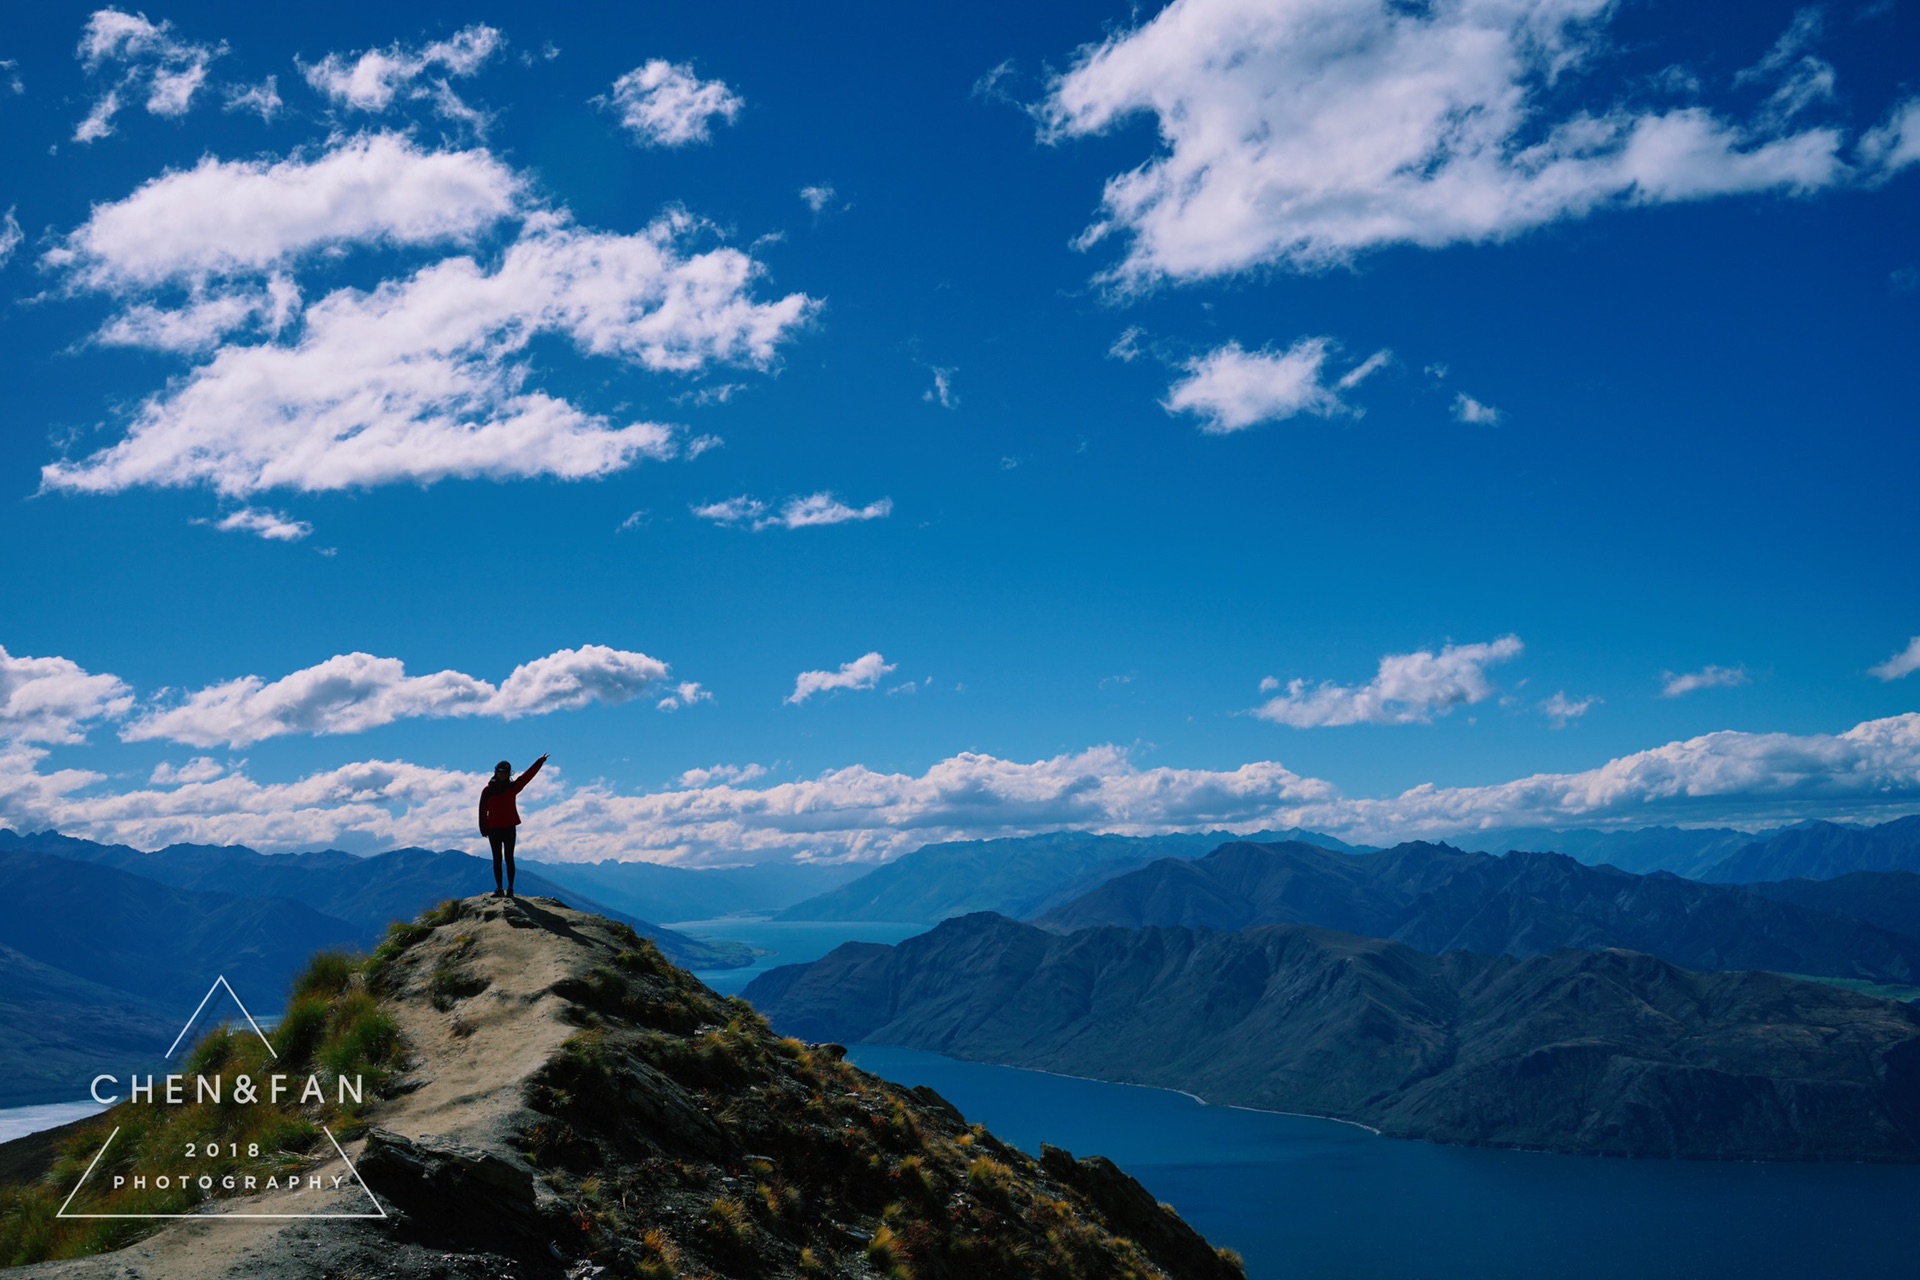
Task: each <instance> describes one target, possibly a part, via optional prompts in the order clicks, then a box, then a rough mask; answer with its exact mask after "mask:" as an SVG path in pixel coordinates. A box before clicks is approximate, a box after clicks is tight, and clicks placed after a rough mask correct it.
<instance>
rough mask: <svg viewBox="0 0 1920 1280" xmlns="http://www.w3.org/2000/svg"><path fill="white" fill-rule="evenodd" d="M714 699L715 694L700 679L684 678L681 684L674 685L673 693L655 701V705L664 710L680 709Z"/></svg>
mask: <svg viewBox="0 0 1920 1280" xmlns="http://www.w3.org/2000/svg"><path fill="white" fill-rule="evenodd" d="M712 701H713V695H712V694H711V693H708V692H707V690H706V689H705V688H704V687H703V686H702V685H701V684H700V682H699V681H698V680H682V681H681V682H680V683H679V684H677V685H675V686H673V691H672V692H671V693H669V694H667V696H666V697H664V698H662V699H660V701H658V702H656V703H654V705H655V706H656V707H659V708H660V710H662V711H678V710H679V709H680V708H682V707H690V706H692V705H693V704H694V703H696V702H712Z"/></svg>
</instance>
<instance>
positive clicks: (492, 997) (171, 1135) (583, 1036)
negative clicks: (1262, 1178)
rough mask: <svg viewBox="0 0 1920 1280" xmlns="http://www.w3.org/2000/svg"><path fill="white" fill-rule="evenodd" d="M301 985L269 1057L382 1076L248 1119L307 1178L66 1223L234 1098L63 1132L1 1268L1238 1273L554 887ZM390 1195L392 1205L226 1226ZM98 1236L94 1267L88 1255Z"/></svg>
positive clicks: (208, 1058) (407, 928)
mask: <svg viewBox="0 0 1920 1280" xmlns="http://www.w3.org/2000/svg"><path fill="white" fill-rule="evenodd" d="M315 972H318V973H319V975H320V976H318V977H314V976H311V975H312V974H313V973H315ZM329 974H331V976H330V977H329V976H328V975H329ZM302 984H304V985H302ZM302 984H296V987H295V999H294V1001H293V1003H292V1004H290V1006H289V1014H288V1017H287V1018H286V1019H284V1020H283V1022H282V1024H281V1026H280V1027H279V1028H277V1029H276V1030H275V1032H274V1033H273V1037H274V1045H273V1047H274V1050H275V1052H276V1054H277V1057H276V1059H275V1063H274V1067H273V1069H274V1070H281V1069H285V1068H286V1067H288V1066H292V1065H298V1063H299V1061H300V1059H301V1056H302V1055H303V1054H304V1055H306V1056H307V1057H309V1058H311V1059H312V1060H314V1061H316V1062H327V1063H332V1062H335V1061H345V1060H346V1059H345V1058H341V1057H339V1055H340V1054H343V1053H349V1052H362V1051H364V1053H363V1056H366V1055H370V1056H366V1061H368V1062H370V1063H375V1064H378V1063H380V1062H385V1063H387V1064H388V1067H387V1069H384V1070H381V1069H376V1068H369V1070H370V1072H371V1074H370V1075H369V1077H368V1078H369V1080H370V1081H371V1082H372V1083H371V1085H370V1089H371V1090H372V1093H371V1095H370V1096H369V1098H368V1100H367V1102H366V1105H365V1106H364V1107H351V1108H346V1109H344V1110H339V1111H335V1112H325V1113H323V1112H321V1111H319V1110H314V1111H312V1112H311V1113H309V1114H306V1115H304V1116H303V1115H302V1114H300V1113H299V1110H298V1108H297V1107H294V1106H293V1104H292V1103H291V1102H289V1103H288V1104H286V1105H287V1108H288V1114H287V1115H286V1116H283V1117H278V1118H269V1119H268V1120H263V1119H262V1118H261V1117H259V1116H253V1117H251V1118H249V1119H248V1121H247V1123H250V1124H252V1125H254V1126H255V1128H256V1130H257V1129H259V1127H260V1126H262V1125H266V1124H277V1125H279V1126H280V1128H279V1129H277V1130H274V1131H275V1132H279V1133H283V1134H285V1135H288V1136H287V1137H286V1138H285V1140H284V1144H283V1145H285V1146H290V1147H292V1148H294V1149H292V1150H287V1149H281V1150H274V1151H272V1152H271V1153H270V1156H269V1157H263V1159H266V1160H269V1162H270V1163H271V1164H272V1168H273V1170H274V1171H275V1172H276V1173H291V1174H295V1175H298V1176H297V1177H296V1178H294V1179H293V1181H294V1182H295V1183H296V1185H297V1186H298V1190H295V1191H292V1192H287V1191H280V1192H276V1193H264V1192H263V1193H259V1194H256V1195H255V1196H251V1197H250V1196H246V1195H244V1194H222V1193H220V1192H219V1191H217V1190H216V1191H215V1192H213V1193H212V1194H210V1195H205V1196H204V1197H202V1198H198V1199H194V1200H191V1201H190V1202H185V1203H183V1204H182V1205H181V1206H179V1207H180V1209H181V1211H182V1212H183V1213H185V1214H186V1215H187V1216H184V1217H181V1218H176V1219H170V1220H165V1221H164V1222H162V1221H161V1220H151V1221H147V1222H141V1223H135V1224H133V1225H126V1224H116V1225H115V1226H114V1227H112V1228H111V1229H104V1228H103V1229H100V1232H99V1233H97V1234H94V1235H91V1236H75V1235H73V1234H70V1233H69V1234H63V1233H64V1232H69V1226H68V1224H66V1223H64V1222H56V1221H54V1220H53V1217H52V1211H51V1209H47V1208H43V1207H41V1206H45V1205H51V1204H58V1203H59V1198H60V1197H61V1196H65V1195H66V1194H67V1192H68V1191H69V1190H70V1189H71V1187H72V1185H73V1181H72V1179H73V1175H74V1173H75V1171H76V1170H77V1169H79V1168H82V1167H85V1165H86V1160H87V1158H88V1157H89V1156H90V1155H91V1154H92V1153H93V1152H94V1151H96V1150H98V1149H99V1147H100V1144H101V1142H102V1141H103V1140H104V1131H105V1129H106V1128H107V1127H109V1126H116V1125H117V1126H119V1127H120V1128H121V1129H122V1130H125V1131H131V1132H133V1133H134V1134H135V1138H136V1139H137V1140H139V1141H147V1142H148V1147H145V1148H142V1147H138V1146H137V1145H136V1146H133V1147H127V1148H126V1149H127V1150H144V1149H164V1150H171V1148H172V1146H173V1145H174V1139H175V1138H182V1137H186V1136H188V1135H189V1134H190V1133H191V1135H192V1136H193V1137H194V1138H195V1139H196V1140H198V1141H202V1142H205V1141H209V1140H212V1141H215V1142H216V1143H218V1142H219V1141H220V1140H221V1137H222V1134H221V1131H220V1127H219V1126H220V1125H221V1124H223V1123H239V1121H228V1120H223V1119H222V1117H224V1116H230V1115H232V1114H233V1113H232V1111H231V1109H228V1110H225V1111H223V1110H221V1109H220V1108H211V1107H210V1108H205V1109H200V1110H193V1109H188V1110H186V1111H181V1112H180V1113H179V1114H177V1115H176V1114H159V1113H157V1112H155V1113H151V1114H149V1113H147V1112H141V1111H139V1110H138V1109H135V1108H133V1107H131V1105H130V1104H123V1105H122V1106H121V1107H118V1108H115V1110H114V1111H113V1112H112V1113H110V1114H109V1115H108V1116H107V1117H106V1118H105V1120H104V1121H100V1122H90V1125H89V1127H87V1128H85V1129H83V1130H82V1131H80V1132H78V1133H75V1134H72V1135H68V1136H67V1137H66V1139H65V1141H64V1143H63V1144H62V1146H63V1150H62V1152H61V1153H60V1154H58V1155H57V1156H50V1157H48V1160H49V1162H50V1163H49V1166H48V1167H47V1168H45V1169H44V1170H43V1171H41V1172H40V1174H39V1177H38V1180H37V1181H35V1180H34V1178H33V1175H32V1174H31V1173H25V1174H22V1173H19V1172H18V1170H17V1165H16V1176H17V1177H19V1178H21V1179H22V1181H18V1182H16V1183H15V1184H14V1185H12V1186H10V1187H7V1188H4V1191H5V1193H6V1195H7V1196H8V1197H9V1199H8V1211H9V1212H10V1213H11V1214H12V1215H13V1217H14V1220H15V1224H14V1226H13V1227H12V1228H10V1233H9V1235H8V1236H7V1241H6V1243H7V1247H9V1248H11V1249H13V1250H14V1253H15V1256H14V1257H13V1258H12V1259H11V1260H12V1261H14V1262H16V1263H26V1264H27V1265H25V1266H24V1267H23V1268H22V1269H21V1270H20V1271H19V1272H17V1274H20V1275H22V1276H35V1277H38V1276H59V1277H74V1278H80V1277H102V1278H104V1277H109V1276H111V1277H115V1280H121V1278H124V1277H136V1278H149V1277H151V1278H154V1280H161V1278H165V1280H175V1278H177V1280H218V1278H221V1277H233V1278H237V1277H243V1276H244V1277H256V1276H272V1277H275V1278H276V1280H299V1278H302V1277H314V1278H316V1280H317V1278H319V1277H355V1278H357V1280H378V1278H383V1277H399V1276H443V1277H481V1276H486V1277H502V1276H516V1277H563V1276H564V1277H573V1278H578V1277H589V1276H602V1275H604V1276H608V1277H612V1276H623V1277H624V1276H641V1277H647V1278H649V1280H668V1278H671V1277H685V1278H687V1280H694V1278H697V1277H713V1278H716V1280H718V1278H720V1277H755V1278H759V1277H768V1278H775V1277H782V1278H783V1277H794V1278H796V1280H797V1278H799V1277H847V1278H849V1280H851V1278H854V1277H861V1278H865V1277H893V1278H897V1280H905V1278H907V1277H921V1278H928V1280H931V1278H935V1277H952V1278H954V1280H971V1278H973V1277H997V1276H1008V1277H1013V1276H1036V1277H1062V1278H1069V1277H1088V1278H1089V1280H1093V1278H1096V1277H1097V1278H1100V1280H1106V1278H1108V1277H1112V1278H1115V1280H1118V1278H1120V1277H1139V1278H1141V1280H1146V1278H1149V1277H1161V1278H1165V1280H1186V1278H1188V1277H1193V1278H1207V1280H1215V1278H1217V1280H1233V1278H1235V1277H1238V1276H1240V1274H1241V1271H1240V1267H1239V1265H1238V1261H1237V1259H1235V1258H1234V1257H1233V1256H1232V1255H1231V1254H1229V1253H1226V1252H1223V1251H1216V1250H1215V1249H1214V1248H1212V1247H1211V1246H1210V1245H1209V1244H1208V1243H1207V1242H1206V1241H1205V1240H1204V1239H1202V1238H1201V1237H1200V1236H1199V1235H1198V1234H1196V1233H1195V1232H1194V1231H1193V1230H1192V1229H1191V1228H1190V1227H1188V1226H1187V1225H1186V1224H1185V1223H1184V1222H1183V1221H1181V1220H1180V1218H1179V1217H1177V1216H1176V1215H1175V1214H1174V1213H1173V1211H1172V1210H1171V1209H1169V1208H1167V1207H1165V1206H1162V1205H1159V1204H1156V1203H1155V1202H1154V1200H1153V1198H1152V1197H1151V1196H1150V1195H1149V1194H1148V1193H1147V1192H1146V1191H1145V1190H1144V1189H1143V1188H1141V1186H1140V1185H1139V1184H1138V1183H1137V1182H1135V1181H1134V1180H1133V1179H1132V1178H1130V1177H1128V1176H1127V1175H1126V1174H1125V1173H1124V1172H1122V1171H1121V1170H1120V1169H1118V1168H1116V1167H1114V1166H1113V1165H1112V1164H1111V1163H1110V1162H1108V1161H1106V1160H1103V1159H1100V1158H1098V1157H1094V1158H1089V1159H1075V1158H1074V1157H1073V1156H1072V1155H1070V1154H1068V1153H1066V1152H1064V1151H1059V1150H1055V1149H1053V1148H1046V1149H1044V1150H1043V1151H1042V1158H1041V1159H1038V1160H1036V1159H1033V1158H1032V1157H1030V1156H1028V1155H1026V1154H1025V1153H1023V1152H1021V1151H1019V1150H1016V1149H1014V1148H1012V1147H1009V1146H1007V1145H1006V1144H1004V1143H1002V1142H1000V1141H999V1140H997V1139H996V1138H995V1137H994V1136H993V1135H992V1134H991V1133H988V1132H987V1131H986V1130H985V1129H983V1128H981V1127H980V1126H978V1125H969V1124H968V1123H967V1122H966V1120H965V1118H964V1117H963V1116H962V1115H961V1114H960V1112H959V1111H957V1110H956V1109H955V1108H954V1107H953V1106H951V1105H950V1104H949V1103H947V1102H946V1101H945V1100H944V1099H942V1098H941V1097H940V1096H939V1095H938V1094H936V1093H934V1092H933V1091H931V1090H928V1089H925V1088H917V1089H906V1088H902V1087H899V1086H897V1085H893V1084H889V1083H888V1082H886V1081H884V1080H880V1079H877V1078H875V1077H873V1076H871V1075H868V1074H866V1073H865V1072H862V1071H859V1070H857V1069H856V1068H854V1067H853V1066H851V1065H850V1064H848V1063H847V1062H846V1061H844V1057H843V1055H844V1051H843V1050H842V1049H841V1048H840V1047H839V1046H838V1045H833V1044H809V1043H806V1042H803V1041H801V1040H797V1039H792V1038H786V1039H783V1038H780V1037H778V1036H776V1035H774V1034H773V1033H772V1031H771V1030H770V1029H769V1028H768V1026H767V1024H766V1023H765V1022H764V1021H763V1020H762V1019H761V1018H760V1016H759V1015H758V1014H756V1013H755V1012H754V1011H753V1010H752V1008H751V1007H750V1006H748V1005H747V1004H745V1003H744V1002H742V1001H740V1000H737V999H723V998H721V997H719V996H717V995H715V994H714V993H713V992H712V991H710V990H709V989H707V988H706V987H705V986H703V985H702V984H701V983H700V982H698V981H697V980H695V979H694V978H693V977H692V976H691V975H689V974H687V973H686V972H684V971H682V970H680V969H677V968H675V967H674V966H673V965H671V964H669V963H668V962H667V961H666V960H664V959H663V958H662V956H661V955H660V953H659V951H658V950H657V949H656V948H655V947H654V946H653V945H652V944H651V943H648V942H647V941H645V940H644V939H642V938H640V937H639V936H638V935H637V934H635V933H634V932H633V930H632V929H631V928H630V927H628V926H626V925H624V924H620V923H618V922H615V921H611V920H608V919H605V918H603V917H599V916H594V915H588V914H585V913H582V912H578V911H574V910H571V909H569V908H568V907H566V906H565V905H563V904H562V903H560V902H558V901H556V900H554V899H550V898H534V899H521V900H519V901H515V902H502V901H500V900H496V899H492V898H469V899H466V900H463V901H454V902H449V903H446V904H443V905H442V906H441V907H440V908H437V909H436V910H434V911H432V912H429V913H427V915H425V916H423V917H421V919H420V920H419V921H417V922H415V923H413V924H410V925H402V926H396V928H395V930H394V932H393V934H392V935H391V936H390V938H389V939H388V941H387V943H386V944H384V945H383V946H382V947H381V949H380V950H379V951H378V952H376V953H375V956H374V957H373V959H372V960H371V961H369V962H366V963H364V964H358V965H353V966H349V965H346V964H345V963H344V962H341V961H338V960H336V961H335V962H334V964H333V967H332V969H329V968H328V966H327V965H325V964H320V963H319V962H316V966H315V969H314V970H310V975H309V976H308V977H307V978H303V979H302ZM328 1002H331V1005H329V1003H328ZM299 1010H305V1012H304V1013H302V1014H300V1015H299V1016H298V1017H296V1011H299ZM289 1024H298V1025H297V1026H294V1027H293V1028H292V1029H290V1026H289ZM343 1028H344V1029H343ZM226 1034H232V1033H226ZM303 1036H304V1037H305V1038H304V1039H302V1038H301V1037H303ZM235 1043H236V1045H237V1044H238V1041H237V1040H236V1042H235ZM255 1043H256V1045H257V1041H256V1042H255ZM343 1046H344V1047H343ZM232 1052H233V1053H238V1052H239V1049H238V1048H237V1047H236V1048H234V1049H233V1050H232ZM261 1052H262V1053H264V1049H262V1050H261ZM227 1053H228V1050H227V1049H225V1048H223V1047H222V1046H221V1044H219V1043H213V1042H211V1041H210V1042H209V1043H208V1044H203V1045H202V1047H201V1048H200V1049H199V1050H196V1053H195V1058H194V1061H195V1062H197V1063H200V1064H202V1065H203V1066H204V1065H207V1064H212V1065H215V1066H217V1065H219V1064H220V1063H221V1062H222V1061H226V1062H227V1065H228V1067H229V1069H231V1067H232V1065H233V1062H234V1061H237V1059H232V1058H230V1057H223V1055H224V1054H227ZM354 1061H355V1062H359V1061H360V1059H354ZM149 1110H151V1109H149ZM169 1125H173V1126H176V1129H175V1130H173V1131H169V1130H168V1128H167V1126H169ZM323 1129H324V1130H325V1132H323ZM328 1133H331V1134H332V1135H333V1136H335V1137H338V1139H339V1141H340V1152H339V1154H338V1155H336V1152H335V1150H334V1149H333V1147H332V1145H331V1143H332V1139H331V1138H329V1137H328ZM143 1134H144V1135H145V1137H144V1138H142V1137H141V1135H143ZM301 1134H306V1135H308V1139H310V1140H308V1139H302V1138H300V1136H299V1135H301ZM156 1135H157V1136H156ZM125 1141H132V1140H124V1139H123V1142H125ZM303 1141H304V1142H305V1146H304V1148H302V1147H301V1143H302V1142H303ZM243 1145H244V1144H243ZM0 1150H4V1149H3V1148H0ZM341 1156H344V1157H345V1159H346V1160H351V1162H352V1165H353V1167H355V1168H357V1170H358V1173H359V1176H360V1179H362V1180H363V1181H364V1186H362V1185H361V1184H360V1182H358V1181H356V1180H355V1179H353V1178H351V1177H348V1178H346V1179H345V1180H344V1181H342V1182H341V1184H340V1185H338V1186H334V1185H331V1182H330V1180H328V1179H321V1180H320V1181H321V1183H322V1185H321V1186H320V1187H318V1188H314V1187H310V1186H309V1185H308V1183H307V1181H306V1174H307V1171H308V1170H309V1169H311V1170H313V1171H315V1172H316V1173H317V1172H318V1171H320V1170H323V1169H339V1170H345V1169H346V1168H347V1166H346V1164H345V1163H344V1161H343V1160H342V1159H341V1158H340V1157H341ZM129 1158H130V1157H127V1156H124V1155H123V1156H109V1157H107V1158H106V1159H104V1160H100V1161H98V1162H97V1163H98V1167H97V1168H96V1169H94V1170H93V1172H91V1173H89V1175H88V1179H89V1183H88V1186H86V1187H83V1188H82V1194H81V1195H80V1197H79V1198H78V1199H77V1200H76V1201H75V1207H76V1208H82V1207H86V1206H87V1205H89V1204H90V1203H91V1204H99V1203H103V1202H101V1201H99V1200H98V1198H97V1195H96V1191H97V1189H98V1188H100V1187H104V1186H105V1185H106V1184H107V1183H106V1181H101V1182H98V1183H96V1182H94V1179H96V1178H100V1179H106V1178H107V1175H109V1174H112V1173H113V1172H114V1171H115V1170H116V1169H120V1168H122V1167H123V1166H124V1165H125V1162H126V1160H127V1159H129ZM115 1160H119V1161H121V1164H115ZM89 1197H94V1199H92V1200H90V1199H89ZM376 1207H377V1212H378V1213H380V1214H384V1215H385V1216H384V1217H381V1216H357V1217H338V1218H318V1217H311V1216H304V1217H298V1218H260V1217H252V1218H240V1217H234V1216H232V1215H236V1214H246V1213H259V1212H277V1213H299V1214H302V1215H313V1214H323V1213H335V1214H350V1215H372V1214H375V1213H376ZM36 1215H37V1216H36ZM153 1226H158V1227H159V1228H160V1229H159V1230H157V1231H151V1233H150V1234H142V1233H143V1232H148V1231H149V1230H150V1229H151V1227H153ZM89 1229H92V1228H89ZM63 1242H64V1243H63ZM89 1248H105V1249H106V1250H107V1251H105V1252H94V1253H91V1254H89V1255H87V1256H71V1255H74V1254H84V1253H86V1250H87V1249H89ZM35 1250H38V1254H37V1256H38V1257H40V1258H45V1259H48V1260H46V1261H37V1262H36V1261H33V1260H32V1259H33V1256H34V1251H35ZM23 1251H24V1256H23ZM63 1254H64V1255H67V1256H62V1255H63Z"/></svg>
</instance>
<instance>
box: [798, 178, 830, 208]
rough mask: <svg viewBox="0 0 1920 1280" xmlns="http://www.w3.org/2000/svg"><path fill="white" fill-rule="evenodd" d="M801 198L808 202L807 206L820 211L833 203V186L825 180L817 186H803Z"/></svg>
mask: <svg viewBox="0 0 1920 1280" xmlns="http://www.w3.org/2000/svg"><path fill="white" fill-rule="evenodd" d="M800 198H801V199H802V200H804V201H805V202H806V205H807V208H809V209H811V210H813V211H814V212H815V213H820V212H822V211H823V210H825V209H826V207H827V206H828V205H830V204H832V203H833V188H832V187H830V186H828V185H827V184H826V183H824V182H823V183H821V184H820V185H819V186H816V187H802V188H800Z"/></svg>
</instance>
